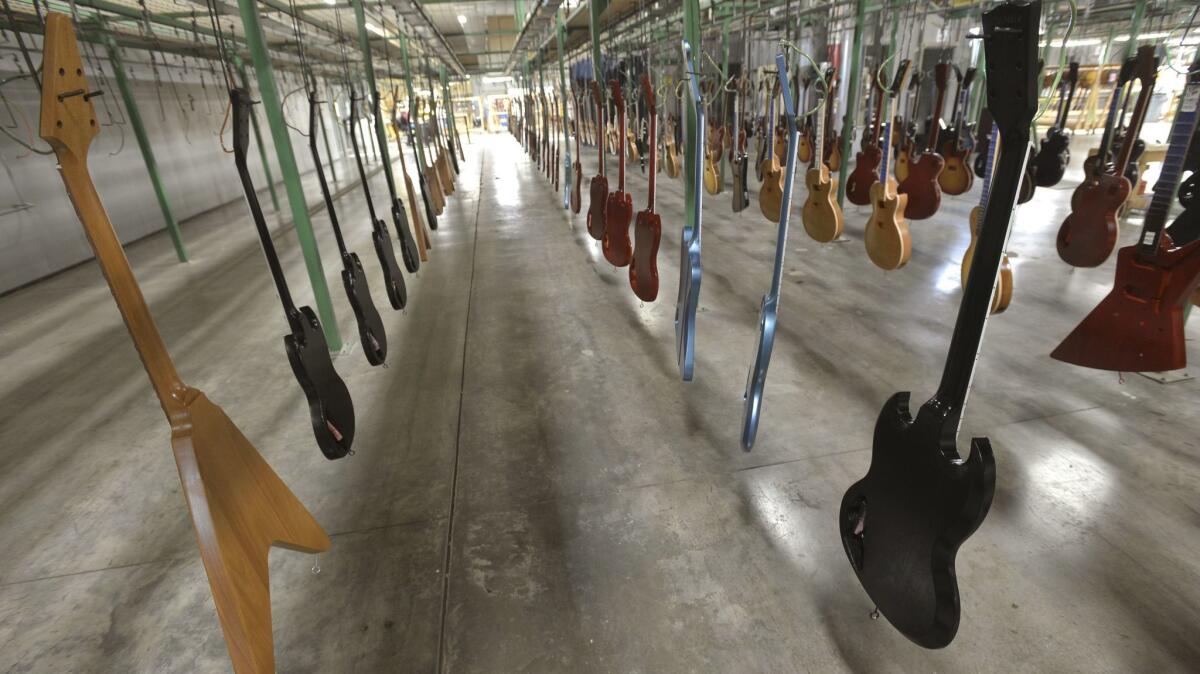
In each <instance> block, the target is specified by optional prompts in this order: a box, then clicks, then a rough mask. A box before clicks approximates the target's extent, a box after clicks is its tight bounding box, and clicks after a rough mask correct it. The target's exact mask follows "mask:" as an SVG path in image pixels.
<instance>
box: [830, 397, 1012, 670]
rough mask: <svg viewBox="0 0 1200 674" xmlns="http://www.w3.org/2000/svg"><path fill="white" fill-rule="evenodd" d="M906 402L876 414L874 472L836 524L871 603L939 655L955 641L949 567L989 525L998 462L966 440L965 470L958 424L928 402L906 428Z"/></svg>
mask: <svg viewBox="0 0 1200 674" xmlns="http://www.w3.org/2000/svg"><path fill="white" fill-rule="evenodd" d="M908 398H909V394H908V393H907V392H901V393H897V394H895V395H893V396H892V397H891V399H890V400H888V402H887V404H886V405H884V406H883V411H882V412H880V414H879V419H878V421H876V423H875V441H874V450H873V452H872V454H871V468H870V470H869V471H868V472H867V475H866V477H864V478H863V479H861V480H859V481H858V482H856V483H854V484H853V485H852V486H851V487H850V489H849V490H848V491H847V492H846V495H845V496H844V497H843V498H842V506H841V511H840V515H839V518H838V520H839V526H840V528H841V534H842V545H843V547H845V549H846V554H847V555H848V556H849V557H850V563H851V565H852V566H853V567H854V572H855V573H856V574H857V575H858V579H859V581H860V582H861V583H862V586H863V588H864V589H865V590H866V591H867V594H868V595H869V596H870V597H871V601H873V602H875V605H876V606H877V607H878V608H879V610H880V612H881V613H882V614H883V615H884V616H886V617H887V619H888V621H889V622H891V623H892V625H894V626H895V627H896V629H897V630H899V631H900V632H901V633H902V634H904V636H906V637H908V638H909V639H912V640H913V641H914V642H916V643H917V644H919V645H921V646H924V647H926V648H942V647H944V646H946V645H947V644H949V643H950V642H951V641H952V640H953V639H954V635H955V634H956V633H957V632H958V622H959V613H960V610H959V599H958V581H957V579H956V577H955V573H954V558H955V555H956V554H957V552H958V548H959V546H961V545H962V543H963V541H965V540H966V539H967V538H968V537H969V536H970V535H971V534H972V533H974V532H975V530H976V529H978V528H979V525H980V524H981V523H982V522H983V519H984V517H986V516H987V512H988V508H989V507H990V506H991V504H992V494H993V493H994V491H995V487H996V462H995V458H994V457H993V456H992V447H991V444H990V443H989V442H988V440H987V438H975V439H973V440H972V441H971V453H970V455H969V456H968V457H967V460H966V461H963V460H962V459H961V458H960V457H959V455H958V451H957V450H956V448H955V447H954V443H953V440H952V439H953V438H954V435H955V432H956V431H957V421H956V420H952V419H948V418H946V414H945V412H944V411H943V410H941V409H940V408H939V407H938V406H937V403H936V401H935V400H931V401H930V402H928V403H926V404H925V405H924V406H922V407H921V410H920V412H918V413H917V418H916V420H913V418H912V416H911V415H910V414H909V410H908ZM945 438H951V442H949V443H947V442H946V441H945ZM928 448H937V449H936V450H935V451H929V449H928Z"/></svg>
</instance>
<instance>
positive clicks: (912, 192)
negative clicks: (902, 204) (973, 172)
mask: <svg viewBox="0 0 1200 674" xmlns="http://www.w3.org/2000/svg"><path fill="white" fill-rule="evenodd" d="M945 165H946V161H945V160H944V159H942V155H940V154H938V153H936V152H925V153H922V154H921V156H920V157H918V158H917V160H916V161H909V164H908V176H907V177H906V178H904V179H903V180H901V181H900V191H901V192H903V193H904V194H907V195H908V206H907V207H906V208H905V210H904V215H905V216H906V217H908V219H909V220H924V219H925V218H929V217H932V216H933V214H934V213H937V212H938V209H939V208H941V205H942V188H941V186H940V185H938V175H939V174H940V173H941V172H942V169H943V168H944V167H945Z"/></svg>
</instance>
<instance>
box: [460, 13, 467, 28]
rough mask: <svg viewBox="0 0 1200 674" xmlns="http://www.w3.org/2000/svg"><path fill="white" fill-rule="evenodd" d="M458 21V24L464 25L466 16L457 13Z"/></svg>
mask: <svg viewBox="0 0 1200 674" xmlns="http://www.w3.org/2000/svg"><path fill="white" fill-rule="evenodd" d="M458 22H459V23H460V24H463V25H466V23H467V17H465V16H463V15H462V14H459V15H458Z"/></svg>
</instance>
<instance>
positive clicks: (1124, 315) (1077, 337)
mask: <svg viewBox="0 0 1200 674" xmlns="http://www.w3.org/2000/svg"><path fill="white" fill-rule="evenodd" d="M1122 180H1124V178H1122ZM1172 245H1173V244H1172V243H1171V238H1170V237H1169V236H1163V237H1162V241H1161V243H1160V248H1159V251H1158V253H1157V254H1155V255H1154V256H1153V257H1147V256H1145V255H1144V254H1139V252H1138V249H1137V248H1138V247H1137V246H1136V245H1134V246H1127V247H1125V248H1122V249H1121V250H1120V251H1118V252H1117V274H1116V280H1115V281H1114V283H1113V289H1112V291H1111V292H1109V294H1108V297H1105V298H1104V299H1103V300H1102V301H1101V302H1100V304H1099V305H1097V306H1096V308H1095V309H1093V310H1092V313H1090V314H1088V315H1087V318H1085V319H1083V322H1081V323H1080V324H1079V326H1078V327H1076V328H1075V330H1074V331H1072V332H1071V334H1069V335H1067V338H1066V339H1064V340H1063V341H1062V344H1059V345H1058V348H1056V349H1055V350H1054V351H1053V353H1051V354H1050V357H1051V358H1054V359H1056V360H1061V361H1063V362H1066V363H1073V364H1075V365H1082V366H1083V367H1091V368H1096V369H1098V370H1115V371H1117V372H1164V371H1166V370H1178V369H1179V368H1182V367H1184V366H1186V365H1187V349H1186V345H1185V343H1184V335H1183V309H1184V307H1185V306H1186V305H1187V303H1188V302H1189V301H1190V300H1191V296H1192V293H1193V292H1195V291H1196V287H1197V286H1198V285H1200V241H1193V242H1192V243H1189V244H1187V245H1186V246H1182V247H1179V248H1175V249H1173V250H1172V249H1171V246H1172Z"/></svg>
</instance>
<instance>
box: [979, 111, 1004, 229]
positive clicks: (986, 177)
mask: <svg viewBox="0 0 1200 674" xmlns="http://www.w3.org/2000/svg"><path fill="white" fill-rule="evenodd" d="M999 146H1000V130H999V129H997V128H996V127H995V126H993V127H992V131H991V135H989V136H988V149H987V163H986V165H985V168H984V169H983V188H982V189H981V190H980V194H979V207H980V208H981V209H984V210H986V209H987V203H988V198H989V197H990V196H991V191H992V173H993V171H994V169H995V163H996V154H997V150H999Z"/></svg>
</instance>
